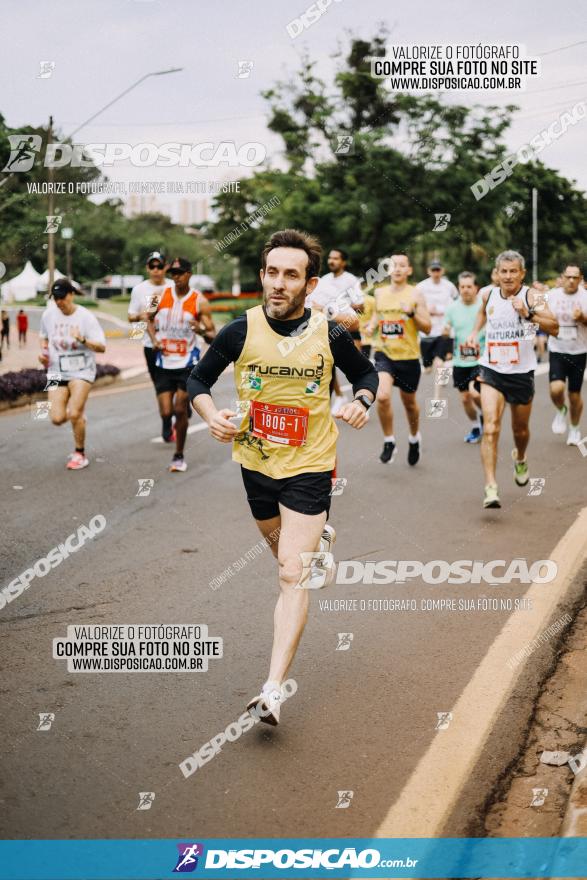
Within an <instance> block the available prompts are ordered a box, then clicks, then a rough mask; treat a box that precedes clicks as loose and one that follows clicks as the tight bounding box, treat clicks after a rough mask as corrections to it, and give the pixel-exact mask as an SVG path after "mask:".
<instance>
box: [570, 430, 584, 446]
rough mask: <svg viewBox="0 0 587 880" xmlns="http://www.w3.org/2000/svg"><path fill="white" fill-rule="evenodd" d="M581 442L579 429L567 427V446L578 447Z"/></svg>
mask: <svg viewBox="0 0 587 880" xmlns="http://www.w3.org/2000/svg"><path fill="white" fill-rule="evenodd" d="M580 442H581V428H580V427H579V426H578V425H577V427H575V426H573V425H569V436H568V437H567V446H578V445H579V443H580Z"/></svg>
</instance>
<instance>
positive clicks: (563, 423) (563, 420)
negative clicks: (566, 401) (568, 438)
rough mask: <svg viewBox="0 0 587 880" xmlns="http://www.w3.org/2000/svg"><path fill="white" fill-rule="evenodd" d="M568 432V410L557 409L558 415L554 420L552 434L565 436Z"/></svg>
mask: <svg viewBox="0 0 587 880" xmlns="http://www.w3.org/2000/svg"><path fill="white" fill-rule="evenodd" d="M566 430H567V408H566V406H563V408H562V409H557V411H556V415H555V417H554V419H553V420H552V433H553V434H564V433H566Z"/></svg>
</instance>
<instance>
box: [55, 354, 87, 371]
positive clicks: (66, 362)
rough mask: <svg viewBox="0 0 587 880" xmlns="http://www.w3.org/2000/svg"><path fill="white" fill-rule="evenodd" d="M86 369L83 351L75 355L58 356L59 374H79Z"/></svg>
mask: <svg viewBox="0 0 587 880" xmlns="http://www.w3.org/2000/svg"><path fill="white" fill-rule="evenodd" d="M85 369H86V356H85V354H84V352H83V351H80V352H76V353H75V354H60V355H59V371H60V372H61V373H79V372H80V370H85Z"/></svg>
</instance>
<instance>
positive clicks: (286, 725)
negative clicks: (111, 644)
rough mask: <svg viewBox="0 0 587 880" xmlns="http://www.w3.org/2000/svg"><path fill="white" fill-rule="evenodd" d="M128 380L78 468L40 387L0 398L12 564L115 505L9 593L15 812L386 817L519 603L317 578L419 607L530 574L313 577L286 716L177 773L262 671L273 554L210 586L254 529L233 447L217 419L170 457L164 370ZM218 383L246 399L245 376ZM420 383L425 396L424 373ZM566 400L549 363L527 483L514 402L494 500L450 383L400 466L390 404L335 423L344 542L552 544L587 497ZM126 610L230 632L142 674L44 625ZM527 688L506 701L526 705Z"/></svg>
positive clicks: (368, 549) (3, 792)
mask: <svg viewBox="0 0 587 880" xmlns="http://www.w3.org/2000/svg"><path fill="white" fill-rule="evenodd" d="M113 390H114V391H115V393H112V392H111V391H110V390H109V389H105V390H104V391H101V392H99V391H96V392H95V393H94V395H93V397H92V398H91V400H90V404H89V413H88V415H89V425H88V453H89V456H90V458H91V462H92V463H91V466H90V467H89V468H88V469H87V470H86V471H83V472H80V473H79V474H77V473H69V472H66V471H65V468H64V463H65V459H66V455H67V453H68V452H69V451H70V450H71V435H70V429H69V426H65V427H62V428H60V429H57V428H55V427H53V426H52V425H50V424H48V423H47V422H43V421H38V420H33V419H32V418H31V414H30V412H29V411H28V410H19V411H18V412H16V413H9V414H6V415H2V416H0V444H1V445H0V448H1V450H2V453H3V459H2V461H3V467H2V472H1V477H2V490H1V492H2V498H3V499H4V501H5V502H6V503H5V504H4V521H3V529H2V537H1V541H2V551H3V566H2V567H3V572H2V581H1V584H2V586H4V585H6V584H8V583H9V582H10V581H11V580H12V579H13V578H14V577H16V576H17V575H18V574H19V573H20V572H22V571H24V570H25V569H27V568H28V567H29V566H31V565H32V564H33V563H34V562H35V561H36V560H37V559H39V558H42V557H44V556H45V555H46V554H47V552H48V551H49V550H50V549H51V548H53V547H56V546H57V545H58V544H59V543H61V542H63V541H64V540H65V538H66V537H67V536H68V535H69V534H71V533H72V532H73V531H74V530H76V529H77V528H78V527H79V526H80V525H81V524H85V525H87V524H88V522H89V521H90V520H91V519H92V517H94V516H95V515H97V514H102V515H103V516H104V517H105V518H106V528H104V530H103V531H102V533H101V534H100V535H98V536H97V537H95V538H94V539H93V540H90V541H88V542H87V543H86V544H85V545H84V548H83V549H82V550H80V551H79V552H78V553H76V554H75V555H73V556H71V557H70V558H68V559H66V560H64V561H63V562H62V563H61V565H59V566H58V567H57V568H55V569H53V570H52V571H51V572H50V573H49V574H48V575H47V576H45V577H44V578H35V579H34V580H33V581H32V583H31V585H30V588H29V589H28V590H27V591H26V592H24V593H23V594H22V595H21V596H19V597H18V598H16V599H15V600H14V601H13V602H11V603H10V604H9V605H7V606H6V607H4V608H3V609H2V610H0V633H1V640H0V663H1V672H2V679H1V684H0V692H1V694H2V703H3V706H4V707H5V711H3V712H2V720H1V722H0V732H1V738H2V743H3V748H2V764H3V771H2V781H1V785H0V802H1V804H2V810H1V811H0V812H1V819H0V823H1V826H0V835H1V836H2V837H7V838H23V837H24V838H28V837H31V838H102V837H104V838H125V837H129V838H134V837H182V836H184V835H189V836H191V837H194V835H195V837H194V839H199V837H202V838H205V837H215V836H216V837H220V836H222V837H233V836H243V837H245V836H256V837H261V836H275V837H278V836H289V837H304V836H315V837H338V836H347V835H349V836H360V837H363V836H364V837H367V836H370V835H371V834H373V833H374V832H375V831H376V829H377V828H378V827H379V824H380V823H381V821H382V820H383V817H384V816H385V814H386V813H387V811H388V810H389V808H390V806H391V805H392V804H393V803H394V801H395V800H396V798H397V797H398V796H399V794H400V793H401V791H402V789H403V788H404V786H405V785H406V783H407V781H408V779H409V777H410V775H411V773H412V771H413V770H414V768H415V767H416V765H417V764H418V762H419V760H420V759H421V757H422V755H423V754H424V753H425V752H426V750H427V748H428V747H429V745H430V743H431V742H432V740H433V739H434V737H435V736H437V735H438V732H437V730H436V724H437V713H438V712H443V711H449V710H450V709H451V707H452V706H453V705H454V703H455V702H456V700H457V699H458V697H459V695H460V694H461V692H462V691H463V689H464V688H465V686H466V685H467V683H468V682H469V681H470V679H471V678H472V676H473V674H474V672H475V670H476V668H477V667H478V665H479V663H480V661H481V660H482V658H483V657H484V655H485V653H486V652H487V650H488V647H489V646H490V645H491V643H492V642H493V640H494V639H495V637H496V635H497V633H498V632H499V630H500V628H501V627H502V626H503V624H504V622H505V620H506V619H507V617H508V614H509V612H508V611H497V612H494V611H486V612H485V611H481V610H479V611H460V612H459V611H457V612H452V611H438V610H436V611H434V610H430V611H426V610H418V611H395V612H392V611H384V610H364V611H361V610H356V611H334V610H330V611H329V610H322V609H321V607H320V602H321V601H323V600H325V599H335V598H339V599H340V598H343V599H357V600H358V601H359V603H360V600H361V599H366V600H369V599H391V598H398V599H406V598H410V599H412V598H414V599H416V601H417V606H418V608H419V609H420V602H421V600H422V599H426V598H455V599H457V600H458V599H459V598H466V599H469V598H474V599H477V597H480V596H489V597H493V596H497V597H499V598H503V597H509V598H515V597H517V596H521V595H522V594H523V593H524V592H525V590H526V587H525V586H520V585H518V584H511V585H502V586H496V587H494V586H490V585H488V584H483V583H482V584H480V585H463V586H458V587H456V586H448V585H446V584H438V585H436V586H427V585H424V584H423V583H422V582H421V581H419V580H416V581H413V582H407V583H406V584H404V585H395V584H389V585H364V584H356V585H337V586H332V587H330V588H328V589H326V590H323V591H316V592H313V593H312V596H311V600H312V604H311V613H310V619H309V623H308V626H307V629H306V632H305V634H304V637H303V640H302V643H301V647H300V650H299V654H298V657H297V659H296V661H295V663H294V666H293V667H292V670H291V677H292V678H294V679H295V681H296V682H297V685H298V690H297V693H296V694H295V695H294V696H293V697H292V698H291V700H290V701H288V702H287V703H286V704H285V705H284V707H283V709H282V724H281V725H280V727H279V728H277V729H269V728H267V726H266V725H258V726H257V727H255V728H254V729H253V730H251V731H249V732H248V733H246V734H244V735H243V736H242V737H241V738H240V739H239V740H238V741H236V742H228V743H227V744H226V745H225V746H224V747H223V749H222V751H221V752H220V753H219V754H218V755H217V756H216V757H215V758H214V759H213V760H212V761H210V762H209V763H207V764H206V765H205V766H203V767H201V768H200V769H199V770H198V771H197V772H196V773H195V774H194V775H192V776H190V777H189V778H188V779H185V778H184V776H183V775H182V773H181V772H180V770H179V768H178V764H179V763H180V762H181V761H182V760H183V759H184V758H186V757H187V756H188V755H190V754H191V753H192V752H194V751H196V750H197V749H199V748H200V747H201V746H203V745H204V744H205V743H206V742H207V741H208V740H210V739H211V738H212V737H213V736H215V735H216V734H218V733H219V732H221V731H223V730H224V728H225V727H226V726H227V725H228V724H230V723H231V722H233V721H235V720H236V719H237V718H238V717H239V715H241V713H242V712H243V711H244V706H245V704H246V702H247V700H248V699H249V698H250V697H251V696H253V695H254V694H255V693H257V691H258V688H259V686H260V685H261V684H262V682H263V681H264V678H265V674H266V668H267V658H268V654H269V650H270V644H271V627H272V615H273V606H274V601H275V597H276V579H275V564H274V561H273V559H272V557H271V556H270V554H269V552H268V551H265V552H263V553H261V554H260V555H259V556H257V557H256V558H255V559H254V560H252V561H250V562H248V563H247V564H246V566H245V567H244V568H242V570H241V571H240V572H239V573H238V574H236V575H234V576H233V577H231V578H229V579H228V580H227V581H226V582H225V583H223V584H222V585H221V586H220V587H219V588H218V589H216V590H213V589H211V588H210V582H211V581H212V580H213V579H214V578H215V577H217V576H219V575H220V574H221V572H223V571H224V570H225V569H227V568H228V566H230V565H231V564H234V562H235V561H236V560H238V559H240V557H241V556H244V555H245V553H246V552H247V551H248V550H249V549H250V548H251V547H253V546H254V545H255V544H256V543H257V542H258V541H259V535H258V533H257V531H256V527H255V525H254V522H253V521H252V520H251V518H250V516H249V511H248V505H247V503H246V499H245V497H244V492H243V489H242V485H241V481H240V474H239V469H238V466H237V465H235V464H233V463H232V462H231V460H230V451H229V448H228V447H226V446H221V445H219V444H217V443H215V442H214V441H212V440H211V439H210V438H209V436H208V434H207V432H206V431H201V432H197V433H193V434H192V435H191V436H190V438H189V440H188V446H187V450H186V459H187V461H188V464H189V470H188V472H187V473H186V474H183V475H182V474H169V473H168V472H167V465H168V463H169V460H170V458H171V450H170V449H169V447H167V446H164V445H163V444H160V443H153V442H151V440H152V438H154V437H156V436H157V433H158V430H159V420H158V416H157V415H156V409H155V401H154V395H153V392H152V390H151V388H150V387H141V388H138V389H134V390H130V391H128V390H126V391H122V393H118V389H117V388H115V389H113ZM216 396H217V399H218V400H219V401H220V402H222V403H223V404H228V403H230V401H231V400H233V399H234V391H233V390H231V379H230V377H229V376H225V377H223V378H222V379H221V381H220V383H219V386H218V389H217V395H216ZM421 396H422V399H424V398H425V397H431V396H432V394H431V381H430V377H425V379H424V381H423V384H422V393H421ZM396 403H397V401H396ZM506 418H507V416H506ZM551 418H552V411H551V404H550V401H549V400H548V395H547V377H546V376H544V375H541V376H540V377H538V378H537V397H536V403H535V409H534V413H533V417H532V439H531V445H530V454H529V461H530V468H531V475H532V476H535V477H543V478H545V480H546V482H545V486H544V489H543V491H542V494H541V495H539V496H528V494H527V490H524V489H519V488H517V487H515V485H514V483H513V479H512V475H511V461H510V459H509V453H510V449H511V437H510V434H509V424H508V423H507V422H506V427H505V431H504V435H503V438H502V442H501V463H500V467H499V474H498V477H499V483H500V487H501V493H502V502H503V505H504V506H503V509H502V510H501V511H485V512H484V511H483V509H482V505H481V499H482V486H483V479H482V472H481V467H480V461H479V449H478V448H477V447H469V446H466V445H465V444H464V443H463V439H462V438H463V435H464V433H465V432H466V430H467V424H466V419H465V417H464V414H463V413H462V411H461V407H460V403H459V401H458V398H457V395H456V392H455V391H453V390H452V389H449V390H448V418H447V419H440V420H437V419H428V418H424V419H423V425H422V432H423V437H424V443H423V454H422V459H421V462H420V463H419V464H418V466H417V467H416V468H409V467H408V465H407V462H406V454H407V430H406V424H405V420H404V417H403V414H402V413H400V414H399V417H398V420H397V427H396V435H397V436H398V438H399V451H398V456H397V458H396V461H395V462H394V463H393V464H392V465H389V466H383V465H382V464H380V462H379V461H378V455H379V452H380V445H381V436H380V429H379V425H378V422H377V418H376V416H375V414H373V417H372V419H371V422H370V424H369V425H368V426H367V427H366V429H365V430H364V431H363V432H361V433H356V432H353V431H352V430H351V429H348V428H346V427H344V426H343V428H342V429H341V437H340V443H339V476H341V477H345V478H346V479H347V480H348V483H347V486H346V488H345V489H344V492H343V494H342V495H340V496H339V497H336V498H334V499H333V509H332V512H331V522H332V523H333V524H334V525H335V527H336V529H337V535H338V540H337V544H336V557H337V559H339V560H341V559H342V560H353V559H355V560H357V559H360V560H373V561H375V560H398V559H400V560H402V559H403V560H420V561H423V562H426V561H428V560H435V559H438V560H446V561H449V562H451V561H455V560H460V559H477V560H485V561H489V560H497V559H504V560H508V561H509V560H511V559H514V558H518V557H524V558H526V559H528V560H530V561H533V560H537V559H544V558H548V554H549V551H550V550H551V549H552V548H553V547H554V546H555V545H556V544H557V542H558V541H559V539H560V538H561V537H562V536H563V535H564V534H565V532H566V531H567V529H568V528H569V527H570V526H571V524H572V523H573V521H574V520H575V517H576V515H577V512H578V511H579V510H580V509H581V508H582V507H584V506H585V504H586V503H587V480H586V479H585V477H586V474H587V458H583V457H582V456H581V454H580V452H579V450H578V449H576V448H569V447H567V446H565V444H564V438H561V437H555V436H554V435H553V434H552V433H551V431H550V422H551ZM192 423H193V424H194V425H195V424H196V423H197V417H196V416H194V418H193V420H192ZM141 479H152V480H154V486H153V488H152V491H151V493H150V495H149V496H148V497H140V496H138V497H137V489H138V480H141ZM545 588H546V587H545ZM527 613H529V614H530V613H533V612H531V611H528V612H527ZM132 623H134V624H137V623H145V624H155V623H183V624H189V623H192V624H206V625H207V626H208V627H209V633H210V635H213V636H221V637H222V638H223V640H224V656H223V657H222V658H221V659H214V660H211V661H210V664H209V669H208V671H207V672H181V673H180V672H167V673H155V672H140V673H133V674H129V673H122V674H121V673H118V674H106V673H102V674H98V673H91V674H75V673H68V672H67V671H66V666H65V661H64V660H54V659H53V658H52V640H53V639H54V638H57V637H60V636H64V635H65V632H66V627H67V626H68V625H72V624H103V625H118V624H132ZM343 632H344V633H352V634H353V639H352V643H351V647H350V649H349V650H336V648H337V644H338V633H343ZM520 647H523V645H520ZM506 660H507V658H505V657H504V663H505V662H506ZM496 684H498V683H496ZM6 707H8V711H6ZM42 712H50V713H54V714H55V720H54V721H53V724H52V727H51V729H50V730H48V731H38V730H37V729H36V728H37V725H38V723H39V713H42ZM522 712H523V710H522V707H521V706H520V708H519V713H520V717H519V718H514V719H513V723H520V724H523V723H524V719H523V718H522ZM501 769H502V768H500V766H499V761H496V762H494V765H493V767H492V775H491V774H489V775H488V776H487V778H485V779H479V780H478V787H479V800H480V801H482V800H483V797H484V796H485V795H486V793H487V792H488V791H489V790H490V789H491V785H492V784H493V781H494V777H495V776H497V775H499V773H500V770H501ZM490 777H491V778H490ZM341 790H351V791H353V792H354V795H353V798H352V801H351V805H350V807H349V808H346V809H341V808H336V804H337V801H338V795H337V792H338V791H341ZM139 792H155V800H154V802H153V804H152V807H151V808H150V809H148V810H137V804H138V795H139ZM465 818H466V817H463V822H465ZM463 827H464V826H463ZM422 834H426V829H425V828H423V829H422Z"/></svg>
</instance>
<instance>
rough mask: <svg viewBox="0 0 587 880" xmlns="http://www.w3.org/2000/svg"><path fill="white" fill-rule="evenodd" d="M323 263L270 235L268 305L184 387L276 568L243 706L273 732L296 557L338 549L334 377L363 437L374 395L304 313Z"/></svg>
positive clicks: (342, 337) (351, 351) (302, 606)
mask: <svg viewBox="0 0 587 880" xmlns="http://www.w3.org/2000/svg"><path fill="white" fill-rule="evenodd" d="M320 256H321V248H320V245H319V243H318V242H317V240H316V239H314V238H312V237H311V236H309V235H306V234H305V233H303V232H298V231H297V230H295V229H285V230H283V231H281V232H276V233H274V234H273V235H272V236H271V238H270V239H269V241H268V242H267V243H266V245H265V248H264V249H263V254H262V269H261V273H260V274H261V283H262V285H263V305H262V306H256V307H254V308H252V309H249V310H248V311H247V312H246V313H245V314H244V315H242V316H240V317H238V318H236V319H235V320H234V321H231V322H230V324H227V325H225V326H224V327H223V328H222V329H221V330H220V332H219V333H218V336H217V337H216V339H215V340H213V342H212V344H211V346H210V348H209V349H208V351H207V352H206V354H205V355H204V357H203V358H202V360H201V361H200V362H199V363H198V364H197V365H196V366H195V367H194V370H193V371H192V374H191V376H190V379H189V380H188V394H189V398H190V400H191V401H192V403H193V406H194V409H195V410H196V411H197V412H198V413H199V414H200V415H201V416H202V418H203V419H204V420H205V421H206V422H207V423H208V426H209V428H210V433H211V434H212V436H213V437H214V439H215V440H218V441H220V442H221V443H231V442H232V444H233V453H232V457H233V460H234V461H237V462H239V464H240V465H241V472H242V477H243V482H244V484H245V489H246V492H247V498H248V501H249V505H250V507H251V512H252V514H253V516H254V518H255V520H256V522H257V525H258V527H259V529H260V531H261V533H262V534H263V536H264V537H265V538H266V539H268V540H269V542H270V543H271V549H272V552H273V555H274V556H275V557H276V558H277V560H278V562H279V586H280V595H279V598H278V600H277V605H276V607H275V616H274V634H273V650H272V653H271V663H270V667H269V676H268V679H267V681H266V682H265V684H264V685H263V688H262V689H261V692H260V693H259V694H258V695H257V696H256V697H254V699H252V700H251V701H250V702H249V704H248V706H247V708H248V709H249V711H251V712H253V713H259V714H261V715H262V716H263V718H262V720H264V721H266V722H267V723H269V724H277V723H278V722H279V710H280V702H281V684H282V682H283V681H284V679H285V677H286V674H287V671H288V669H289V667H290V665H291V663H292V661H293V658H294V655H295V652H296V649H297V647H298V643H299V641H300V638H301V636H302V632H303V629H304V626H305V623H306V618H307V614H308V591H307V589H303V588H302V589H300V587H304V586H307V580H306V579H305V576H304V571H303V566H302V557H301V555H300V554H305V553H307V554H312V553H315V552H316V551H318V549H319V548H320V550H321V551H323V552H325V551H328V550H329V549H330V547H331V545H332V543H333V541H334V537H335V535H334V529H332V528H331V527H330V526H326V525H325V524H326V518H327V513H328V510H329V507H330V492H331V474H332V469H333V468H334V462H335V456H336V439H337V436H338V430H337V428H336V425H335V423H334V421H333V418H332V415H331V413H330V380H331V378H332V374H333V371H334V369H335V367H340V369H341V370H342V372H343V373H344V374H345V375H346V377H347V379H348V380H349V381H350V382H352V385H353V392H354V400H352V401H350V402H348V403H346V404H344V406H342V407H341V408H340V409H339V411H338V412H337V414H336V418H337V419H339V420H340V421H343V422H347V423H348V424H349V425H350V426H351V427H353V428H362V427H363V426H364V425H365V424H366V422H367V420H368V416H367V411H368V409H369V407H370V405H371V403H372V402H373V401H374V399H375V395H376V393H377V374H376V372H375V370H374V369H373V366H372V365H371V363H370V362H369V361H368V360H367V358H366V357H364V355H362V354H361V352H360V351H358V350H357V348H356V347H355V345H354V342H353V340H352V338H351V336H350V334H349V333H348V331H347V330H345V329H343V328H341V327H340V325H338V324H336V323H334V322H332V321H328V319H327V318H326V317H325V315H323V314H322V313H320V312H316V311H311V310H310V309H306V308H305V307H304V303H305V299H306V295H307V294H308V293H311V292H312V290H313V289H314V287H315V286H316V284H317V283H318V272H319V269H320ZM231 361H232V362H234V365H235V368H234V373H235V383H236V388H237V393H238V395H239V398H240V401H239V403H241V404H243V405H244V406H243V409H246V412H245V415H244V416H243V417H242V419H241V423H240V426H239V427H237V426H236V425H234V424H233V423H232V422H231V421H230V419H231V418H234V417H235V415H236V413H235V412H234V411H233V410H231V409H221V410H217V409H216V407H215V405H214V401H213V400H212V397H211V395H210V388H211V387H212V385H213V384H214V383H215V382H216V380H217V379H218V377H219V376H220V374H221V373H222V372H223V371H224V370H225V369H226V366H227V365H228V364H229V363H230V362H231ZM276 533H277V534H278V535H279V538H278V540H277V541H276V540H275V537H274V536H275V534H276ZM306 574H307V572H306Z"/></svg>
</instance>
